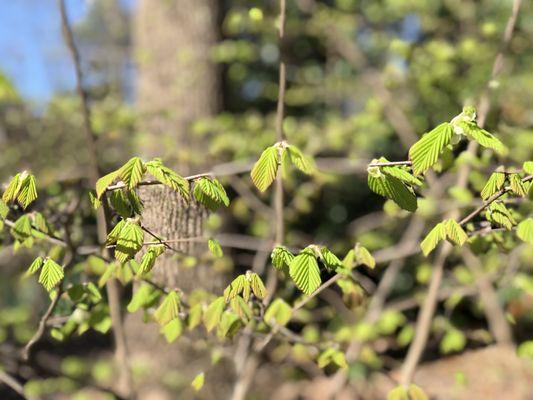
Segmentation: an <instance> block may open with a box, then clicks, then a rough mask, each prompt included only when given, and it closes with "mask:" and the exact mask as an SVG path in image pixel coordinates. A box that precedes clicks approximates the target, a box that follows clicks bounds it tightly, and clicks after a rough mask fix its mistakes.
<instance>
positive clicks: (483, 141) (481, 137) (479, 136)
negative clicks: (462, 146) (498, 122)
mask: <svg viewBox="0 0 533 400" xmlns="http://www.w3.org/2000/svg"><path fill="white" fill-rule="evenodd" d="M459 127H460V129H462V130H463V132H464V134H465V135H466V136H467V137H468V138H470V139H472V140H475V141H476V142H478V143H479V144H480V145H482V146H483V147H486V148H488V149H492V150H494V151H496V152H497V153H499V154H507V152H508V150H507V148H506V147H505V146H504V145H503V143H502V142H500V140H499V139H498V138H497V137H495V136H494V135H493V134H491V133H489V132H487V131H486V130H485V129H482V128H480V127H479V126H477V124H476V123H475V122H474V121H462V122H460V123H459Z"/></svg>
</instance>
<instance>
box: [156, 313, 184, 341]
mask: <svg viewBox="0 0 533 400" xmlns="http://www.w3.org/2000/svg"><path fill="white" fill-rule="evenodd" d="M160 332H161V333H162V334H163V336H164V337H165V339H166V341H167V343H172V342H173V341H175V340H176V339H177V338H178V337H180V336H181V334H182V333H183V322H182V321H181V319H179V318H175V319H173V320H171V321H169V322H168V323H166V324H165V325H164V326H162V327H161V330H160Z"/></svg>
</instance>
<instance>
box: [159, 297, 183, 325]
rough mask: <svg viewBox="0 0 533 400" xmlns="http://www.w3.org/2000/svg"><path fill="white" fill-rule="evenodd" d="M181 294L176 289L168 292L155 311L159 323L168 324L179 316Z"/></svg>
mask: <svg viewBox="0 0 533 400" xmlns="http://www.w3.org/2000/svg"><path fill="white" fill-rule="evenodd" d="M179 311H180V296H179V294H178V293H177V292H176V291H175V290H174V291H172V292H170V293H169V294H167V295H166V296H165V298H164V299H163V301H162V302H161V304H160V305H159V307H158V308H157V310H156V311H155V313H154V319H155V320H156V321H157V322H158V323H159V325H167V324H168V323H169V322H170V321H172V320H174V319H176V318H178V317H179Z"/></svg>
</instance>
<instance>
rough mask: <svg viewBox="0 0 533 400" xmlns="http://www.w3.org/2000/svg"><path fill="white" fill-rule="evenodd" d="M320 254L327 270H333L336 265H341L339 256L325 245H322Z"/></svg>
mask: <svg viewBox="0 0 533 400" xmlns="http://www.w3.org/2000/svg"><path fill="white" fill-rule="evenodd" d="M320 255H321V256H322V261H323V262H324V265H325V266H326V268H327V269H328V270H330V271H335V270H336V269H337V268H338V267H342V262H341V260H339V258H338V257H337V256H336V255H335V254H333V252H332V251H331V250H330V249H328V248H327V247H322V249H321V250H320Z"/></svg>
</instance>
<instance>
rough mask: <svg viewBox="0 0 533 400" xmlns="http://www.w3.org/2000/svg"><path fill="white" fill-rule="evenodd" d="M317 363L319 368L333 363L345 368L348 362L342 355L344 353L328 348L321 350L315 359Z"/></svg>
mask: <svg viewBox="0 0 533 400" xmlns="http://www.w3.org/2000/svg"><path fill="white" fill-rule="evenodd" d="M317 364H318V367H319V368H324V367H326V366H328V365H329V364H335V365H337V366H338V367H340V368H347V367H348V363H347V362H346V358H345V357H344V353H342V352H341V351H339V350H337V349H334V348H331V347H330V348H329V349H327V350H325V351H323V352H322V353H321V354H320V355H319V356H318V359H317Z"/></svg>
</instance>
